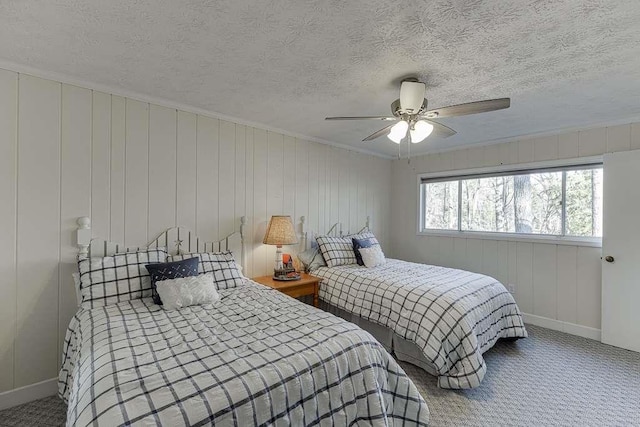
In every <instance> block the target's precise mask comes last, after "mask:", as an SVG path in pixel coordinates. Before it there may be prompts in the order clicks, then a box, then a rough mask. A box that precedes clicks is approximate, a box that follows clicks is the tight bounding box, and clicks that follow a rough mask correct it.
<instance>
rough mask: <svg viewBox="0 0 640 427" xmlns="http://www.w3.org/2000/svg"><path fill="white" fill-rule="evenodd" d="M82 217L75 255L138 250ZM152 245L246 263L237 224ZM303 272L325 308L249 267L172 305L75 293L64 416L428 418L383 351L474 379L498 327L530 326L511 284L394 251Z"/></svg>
mask: <svg viewBox="0 0 640 427" xmlns="http://www.w3.org/2000/svg"><path fill="white" fill-rule="evenodd" d="M79 224H80V225H81V227H80V229H79V233H78V243H79V245H80V256H79V258H80V259H84V258H88V259H89V257H93V258H90V259H99V258H100V257H108V256H109V255H112V254H114V253H116V252H128V253H130V254H138V253H139V252H138V251H144V250H146V249H147V248H128V249H127V248H121V247H119V246H117V245H114V244H110V243H106V242H102V241H96V240H91V237H90V235H91V232H90V229H89V223H88V220H87V219H82V220H79ZM242 224H244V220H243V221H242ZM149 247H150V248H163V247H165V248H168V249H167V250H168V252H169V254H176V253H204V252H216V251H231V252H232V253H233V254H234V256H235V258H236V259H237V260H239V261H244V239H243V236H242V226H241V231H240V233H234V234H233V235H231V236H229V237H228V238H226V239H224V240H222V241H221V242H214V243H207V244H205V243H204V242H201V241H200V239H198V238H197V237H195V236H194V235H192V233H190V232H188V231H187V230H184V229H171V230H168V231H167V232H165V233H163V235H161V236H160V237H159V238H158V239H156V240H155V241H154V242H152V243H151V244H150V245H149ZM159 250H164V249H159ZM136 257H137V255H136ZM103 259H106V258H103ZM312 273H313V274H315V275H317V276H319V277H321V278H322V285H321V287H320V297H321V299H322V301H323V304H324V306H325V308H326V309H327V310H326V311H322V310H318V309H315V308H313V307H311V306H308V305H305V304H302V303H300V302H298V301H296V300H293V299H291V298H289V297H287V296H285V295H283V294H281V293H279V292H277V291H275V290H272V289H269V288H266V287H264V286H262V285H259V284H257V283H255V282H253V281H251V280H250V279H247V278H242V280H241V283H239V284H238V285H234V286H233V287H228V288H224V287H222V288H219V290H218V292H219V296H220V300H219V301H217V302H216V303H214V304H204V305H192V306H189V307H185V308H182V309H180V310H165V309H163V308H162V307H161V306H159V305H156V304H154V302H153V300H152V299H151V298H149V297H147V295H146V294H142V298H122V300H120V297H118V298H117V300H115V301H110V302H109V303H108V304H100V305H97V306H90V305H89V306H88V305H87V304H86V302H85V303H83V304H82V305H81V307H80V309H79V311H78V312H77V314H76V315H75V316H74V318H73V320H72V321H71V324H70V325H69V328H68V331H67V335H66V338H65V344H64V353H63V365H62V368H61V371H60V375H59V394H60V396H61V397H62V398H63V399H64V400H65V401H66V402H67V403H68V412H67V424H68V425H78V426H84V425H90V424H101V425H102V424H104V425H130V424H140V425H156V424H162V425H172V426H178V425H210V424H211V425H212V424H215V425H316V424H319V425H427V424H428V420H429V411H428V408H427V405H426V403H425V402H424V399H423V398H422V397H421V396H420V394H419V393H418V390H417V389H416V387H415V385H414V384H413V383H412V381H411V380H410V379H409V378H408V377H407V375H406V374H405V373H404V371H403V370H402V368H401V367H400V366H399V365H398V363H397V362H396V360H395V359H394V358H393V357H392V356H391V355H390V354H389V352H388V351H391V352H394V353H395V355H396V357H397V358H398V359H400V360H407V361H410V362H412V363H414V364H417V365H419V366H421V367H423V368H424V369H425V370H427V371H428V372H430V373H432V374H435V375H438V378H439V385H440V386H442V387H449V388H469V387H475V386H477V385H478V384H479V383H480V381H481V380H482V377H483V375H484V372H485V369H486V366H485V365H484V361H483V359H482V353H483V352H484V351H486V350H487V349H488V348H490V347H491V346H492V345H493V344H494V343H495V341H496V340H497V339H499V338H518V337H523V336H526V330H525V329H524V326H523V324H522V319H521V317H520V314H519V311H518V308H517V306H516V305H515V302H513V299H512V298H511V295H510V294H508V292H506V290H504V287H503V286H502V285H501V284H499V282H497V281H495V280H494V279H491V278H489V277H487V276H482V275H476V274H474V273H469V272H464V271H460V270H450V269H444V268H441V267H433V266H425V265H420V264H411V263H404V262H402V261H397V260H387V262H386V263H384V264H383V265H381V266H378V267H374V268H370V269H369V268H366V267H360V266H353V265H345V266H339V267H320V268H317V269H315V270H313V271H312ZM103 275H104V274H103ZM85 279H86V278H85ZM103 286H104V285H103ZM84 291H85V297H86V289H85V290H84ZM327 311H332V312H334V313H335V314H338V315H339V316H340V317H343V318H346V319H347V320H350V321H351V322H347V321H345V320H343V319H341V318H340V317H338V316H334V315H333V314H331V313H328V312H327ZM357 325H359V326H361V327H362V328H361V327H359V326H357ZM363 329H367V330H369V331H370V332H371V333H369V332H367V331H365V330H363ZM374 336H375V338H374Z"/></svg>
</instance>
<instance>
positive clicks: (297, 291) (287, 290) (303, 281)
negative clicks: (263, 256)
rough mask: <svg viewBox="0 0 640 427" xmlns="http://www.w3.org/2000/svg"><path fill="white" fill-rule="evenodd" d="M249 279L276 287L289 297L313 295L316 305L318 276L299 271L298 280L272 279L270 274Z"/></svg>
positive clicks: (318, 286)
mask: <svg viewBox="0 0 640 427" xmlns="http://www.w3.org/2000/svg"><path fill="white" fill-rule="evenodd" d="M251 280H253V281H256V282H258V283H260V284H261V285H265V286H268V287H270V288H273V289H277V290H279V291H280V292H282V293H283V294H287V295H289V296H290V297H293V298H298V297H302V296H305V295H313V306H314V307H317V306H318V289H319V288H320V278H318V277H315V276H311V275H309V274H306V273H300V280H292V281H290V282H280V281H278V280H273V278H272V277H271V276H262V277H254V278H252V279H251Z"/></svg>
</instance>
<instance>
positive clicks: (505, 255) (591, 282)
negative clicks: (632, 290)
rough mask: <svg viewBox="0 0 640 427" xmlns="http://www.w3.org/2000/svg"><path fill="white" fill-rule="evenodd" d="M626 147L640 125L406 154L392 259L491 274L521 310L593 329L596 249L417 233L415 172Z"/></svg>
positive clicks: (396, 189)
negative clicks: (508, 289) (414, 155)
mask: <svg viewBox="0 0 640 427" xmlns="http://www.w3.org/2000/svg"><path fill="white" fill-rule="evenodd" d="M632 149H640V123H638V124H626V125H620V126H614V127H607V128H595V129H589V130H585V131H580V132H570V133H564V134H560V135H555V136H549V137H544V138H535V139H523V140H520V141H512V142H507V143H502V144H496V145H488V146H485V147H477V148H467V149H461V150H455V151H449V152H443V153H438V154H431V155H426V156H420V157H417V158H414V159H411V163H410V164H408V163H407V161H406V160H395V161H393V168H392V180H393V183H392V206H393V208H392V215H393V221H392V222H391V248H392V251H393V253H394V256H396V257H398V258H402V259H407V260H413V261H418V262H427V263H430V264H436V265H443V266H448V267H454V268H462V269H466V270H471V271H476V272H479V273H484V274H488V275H491V276H493V277H495V278H497V279H498V280H500V281H501V282H502V283H504V284H513V285H515V295H514V296H515V298H516V301H517V302H518V305H519V306H520V308H521V310H522V311H523V312H524V313H528V314H532V315H535V316H540V317H541V318H545V319H550V320H554V321H560V322H566V323H567V325H566V327H565V330H566V331H568V332H575V328H574V329H572V326H571V325H579V326H584V327H587V328H593V329H596V330H598V329H600V310H601V260H600V256H601V248H597V247H585V246H572V245H556V244H547V243H542V242H541V243H535V242H534V243H530V242H522V241H504V240H481V239H471V238H458V237H440V236H418V235H416V230H417V223H416V222H417V206H418V200H417V193H418V191H417V187H416V185H417V174H418V173H427V172H442V171H449V170H451V171H454V170H456V171H458V170H464V169H473V168H479V167H488V166H499V165H507V164H517V163H531V162H537V161H544V160H555V159H566V158H580V157H588V156H595V155H601V154H603V153H605V152H614V151H625V150H632ZM605 197H606V195H605ZM543 323H544V322H543ZM552 324H553V323H550V324H549V326H551V325H552ZM545 325H547V324H546V323H545ZM594 335H595V334H593V335H591V336H594Z"/></svg>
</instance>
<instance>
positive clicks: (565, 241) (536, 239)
mask: <svg viewBox="0 0 640 427" xmlns="http://www.w3.org/2000/svg"><path fill="white" fill-rule="evenodd" d="M417 235H418V236H438V237H454V238H458V239H480V240H501V241H509V242H527V243H546V244H549V245H568V246H587V247H592V248H601V247H602V239H601V238H598V237H596V238H593V237H582V238H581V237H560V236H538V235H535V234H527V235H522V234H510V233H487V232H480V231H453V230H452V231H447V230H423V231H419V232H418V233H417Z"/></svg>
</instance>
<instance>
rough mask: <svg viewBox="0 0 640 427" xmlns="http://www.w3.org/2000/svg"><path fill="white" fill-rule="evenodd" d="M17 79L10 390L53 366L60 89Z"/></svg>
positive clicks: (43, 376)
mask: <svg viewBox="0 0 640 427" xmlns="http://www.w3.org/2000/svg"><path fill="white" fill-rule="evenodd" d="M19 81H20V83H19V88H18V90H19V95H18V96H19V100H18V211H17V213H18V218H17V219H18V220H17V228H16V231H17V233H18V239H17V245H16V257H17V283H16V289H17V298H16V309H17V313H16V321H17V325H16V327H17V329H16V337H15V349H14V363H13V365H14V375H15V378H14V387H21V386H25V385H28V384H33V383H35V382H39V381H42V380H44V379H48V378H51V377H53V376H55V374H56V371H57V368H58V354H57V353H58V342H59V337H58V333H59V330H58V316H59V310H58V298H59V295H60V290H59V263H60V241H61V238H60V234H61V233H60V231H61V230H60V211H61V209H60V184H61V179H62V177H61V174H60V163H61V162H60V156H61V150H60V134H61V132H60V112H61V111H60V107H61V98H62V97H61V95H62V85H61V84H59V83H56V82H52V81H49V80H43V79H39V78H36V77H31V76H27V75H20V76H19ZM88 143H89V142H87V144H88ZM88 178H89V177H88V176H87V179H88Z"/></svg>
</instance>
